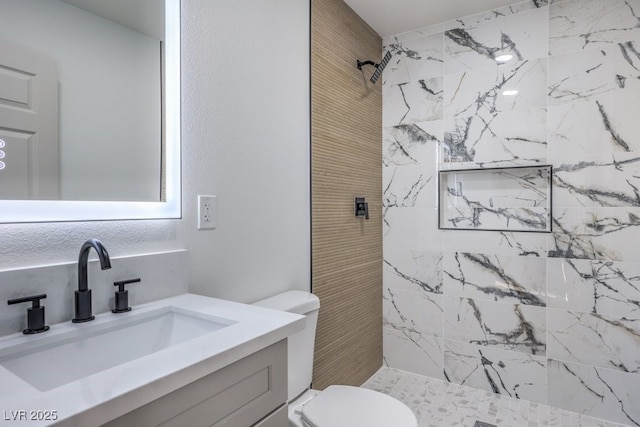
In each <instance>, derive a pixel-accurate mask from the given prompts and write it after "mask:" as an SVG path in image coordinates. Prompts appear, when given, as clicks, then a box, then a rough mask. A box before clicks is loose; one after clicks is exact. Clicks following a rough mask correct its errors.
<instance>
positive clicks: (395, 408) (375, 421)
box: [254, 291, 418, 427]
mask: <svg viewBox="0 0 640 427" xmlns="http://www.w3.org/2000/svg"><path fill="white" fill-rule="evenodd" d="M254 304H255V305H258V306H261V307H266V308H272V309H275V310H281V311H287V312H290V313H297V314H302V315H304V316H306V320H307V325H306V327H305V328H304V329H303V330H302V331H300V332H298V333H296V334H294V335H292V336H290V337H289V338H288V354H287V356H288V358H289V359H288V375H289V377H288V386H289V394H288V405H289V426H290V427H390V426H393V427H417V425H418V421H417V419H416V417H415V415H414V414H413V412H412V411H411V410H410V409H409V408H408V407H407V406H406V405H405V404H403V403H402V402H400V401H398V400H396V399H394V398H392V397H390V396H388V395H386V394H382V393H379V392H377V391H374V390H368V389H364V388H360V387H353V386H346V385H332V386H329V387H327V388H326V389H325V390H323V391H318V390H312V389H311V388H310V385H311V377H312V374H313V351H314V348H313V347H314V344H315V334H316V325H317V322H318V310H319V309H320V301H319V300H318V297H316V296H315V295H313V294H311V293H308V292H303V291H289V292H284V293H282V294H278V295H275V296H273V297H270V298H267V299H264V300H261V301H258V302H255V303H254Z"/></svg>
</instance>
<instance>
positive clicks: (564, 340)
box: [547, 309, 640, 374]
mask: <svg viewBox="0 0 640 427" xmlns="http://www.w3.org/2000/svg"><path fill="white" fill-rule="evenodd" d="M547 321H548V327H547V330H548V337H549V340H548V341H549V342H548V343H547V355H548V356H549V357H551V358H553V359H558V360H568V361H572V362H578V363H582V364H585V365H593V366H598V367H601V368H609V369H617V370H619V371H623V372H632V373H636V374H637V373H640V353H638V348H639V347H640V319H626V318H624V317H618V316H605V315H602V314H592V313H579V312H575V311H566V310H559V309H549V311H548V314H547Z"/></svg>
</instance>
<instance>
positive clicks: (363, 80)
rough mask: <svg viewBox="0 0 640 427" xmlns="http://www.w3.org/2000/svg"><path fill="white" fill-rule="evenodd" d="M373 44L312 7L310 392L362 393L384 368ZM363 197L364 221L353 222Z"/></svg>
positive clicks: (349, 24)
mask: <svg viewBox="0 0 640 427" xmlns="http://www.w3.org/2000/svg"><path fill="white" fill-rule="evenodd" d="M381 55H382V40H381V38H380V37H379V36H378V35H377V34H376V33H375V32H374V31H373V30H372V29H371V28H370V27H369V26H368V25H367V24H366V23H364V21H362V19H361V18H360V17H359V16H358V15H356V14H355V13H354V12H353V11H352V10H351V9H350V8H349V7H348V6H347V5H346V4H345V3H344V2H343V1H342V0H312V1H311V186H312V188H311V199H312V200H311V209H312V227H311V228H312V288H313V292H314V293H315V294H316V295H317V296H318V297H319V298H320V304H321V307H320V315H319V319H318V330H317V336H316V350H315V360H314V375H313V387H314V388H317V389H323V388H325V387H327V386H328V385H331V384H349V385H361V384H362V383H363V382H364V381H365V380H366V379H367V378H368V377H369V376H371V375H372V374H373V373H374V372H375V371H376V370H378V369H379V368H380V366H382V148H381V140H382V90H381V87H382V85H381V83H382V79H380V80H379V81H378V83H377V84H376V85H373V84H371V83H370V82H369V80H368V79H369V77H370V76H371V74H373V71H374V68H373V67H371V66H365V67H364V69H363V71H360V70H358V69H357V68H356V60H357V59H360V60H362V61H365V60H372V61H374V62H380V60H381ZM356 196H359V197H362V196H363V197H366V200H367V202H368V203H369V215H370V219H369V220H366V221H365V220H364V219H362V218H356V217H355V216H354V198H355V197H356Z"/></svg>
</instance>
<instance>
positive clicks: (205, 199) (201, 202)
mask: <svg viewBox="0 0 640 427" xmlns="http://www.w3.org/2000/svg"><path fill="white" fill-rule="evenodd" d="M216 209H217V203H216V196H205V195H198V230H207V229H214V228H216V219H217V218H216Z"/></svg>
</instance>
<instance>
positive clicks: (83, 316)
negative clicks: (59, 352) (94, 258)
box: [73, 239, 111, 323]
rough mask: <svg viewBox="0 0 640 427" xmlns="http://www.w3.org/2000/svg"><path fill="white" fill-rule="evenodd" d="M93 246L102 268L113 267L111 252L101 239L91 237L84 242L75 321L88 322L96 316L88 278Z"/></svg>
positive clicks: (80, 256)
mask: <svg viewBox="0 0 640 427" xmlns="http://www.w3.org/2000/svg"><path fill="white" fill-rule="evenodd" d="M91 248H93V249H95V250H96V253H97V254H98V259H99V260H100V268H102V269H103V270H107V269H109V268H111V259H110V258H109V252H107V248H105V247H104V245H103V244H102V242H101V241H100V240H97V239H89V240H87V241H86V242H84V244H83V245H82V248H80V255H79V256H78V290H77V291H76V293H75V309H76V310H75V311H76V316H75V317H74V318H73V322H74V323H80V322H88V321H90V320H93V319H94V318H95V316H93V314H92V308H91V289H89V286H88V280H87V264H88V261H89V252H90V251H91Z"/></svg>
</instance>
